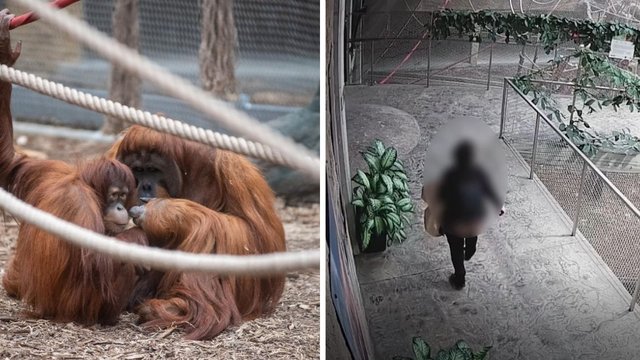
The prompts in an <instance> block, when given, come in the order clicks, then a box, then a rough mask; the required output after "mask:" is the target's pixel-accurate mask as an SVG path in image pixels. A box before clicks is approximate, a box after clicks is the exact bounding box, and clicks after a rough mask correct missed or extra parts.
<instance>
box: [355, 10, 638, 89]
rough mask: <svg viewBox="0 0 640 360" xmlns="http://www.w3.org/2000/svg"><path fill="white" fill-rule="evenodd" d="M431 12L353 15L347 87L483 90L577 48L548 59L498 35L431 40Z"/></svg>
mask: <svg viewBox="0 0 640 360" xmlns="http://www.w3.org/2000/svg"><path fill="white" fill-rule="evenodd" d="M434 12H435V11H386V12H366V13H360V12H353V13H351V14H350V17H351V22H352V23H353V24H354V25H353V26H354V29H353V30H352V31H351V32H349V33H348V39H347V45H346V49H345V54H346V55H345V56H346V59H345V60H346V64H347V70H346V71H347V74H346V80H347V85H365V84H366V85H375V84H378V83H381V82H382V83H395V84H417V85H426V86H429V85H430V82H431V80H443V81H455V82H466V83H474V84H478V85H485V86H486V87H487V89H488V88H489V86H492V85H493V86H501V85H502V84H501V81H500V80H499V79H502V78H504V77H511V76H514V75H519V74H521V73H526V72H528V71H530V70H535V69H537V68H538V67H540V65H541V64H545V63H546V62H547V61H549V60H552V59H557V58H558V57H559V56H563V55H567V54H569V53H572V52H574V51H575V50H577V48H578V47H577V45H576V44H574V43H573V42H572V41H568V42H565V43H562V44H560V45H559V46H558V47H556V48H555V49H554V51H553V52H551V53H550V54H546V53H545V52H544V50H543V47H542V46H541V45H540V44H539V41H538V37H537V36H532V37H531V40H530V41H528V42H527V43H526V44H518V43H516V41H515V40H513V39H512V41H511V42H509V43H506V42H505V38H504V36H502V35H499V34H498V36H497V41H496V42H493V41H492V40H491V39H490V38H489V37H488V36H487V35H488V34H487V33H484V32H483V33H481V34H480V35H481V41H480V42H471V41H470V40H469V36H468V35H467V34H463V35H462V36H461V37H457V36H456V35H453V34H452V36H450V37H448V38H447V39H444V40H442V39H432V38H431V34H430V32H429V28H430V26H431V24H432V22H433V14H434ZM559 15H561V14H559ZM566 15H567V16H573V17H575V16H576V14H575V13H567V14H566ZM637 60H638V58H636V59H635V61H636V63H637ZM637 71H638V69H637V67H636V72H637Z"/></svg>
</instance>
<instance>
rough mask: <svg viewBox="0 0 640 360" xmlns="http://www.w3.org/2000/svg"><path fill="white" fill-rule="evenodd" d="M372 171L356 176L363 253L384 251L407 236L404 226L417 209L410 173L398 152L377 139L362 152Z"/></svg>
mask: <svg viewBox="0 0 640 360" xmlns="http://www.w3.org/2000/svg"><path fill="white" fill-rule="evenodd" d="M361 154H362V156H363V158H364V160H365V161H366V163H367V165H368V167H369V170H368V172H363V171H362V170H358V172H357V174H356V175H355V176H354V177H353V181H354V182H355V183H356V184H357V186H356V187H354V189H353V199H352V202H351V203H352V204H353V206H354V207H355V210H356V221H357V224H356V231H357V236H358V238H359V239H360V249H361V251H362V252H380V251H384V250H385V249H386V247H387V245H391V243H392V242H402V241H404V240H405V239H406V238H407V235H406V233H405V231H404V228H405V226H406V225H407V224H409V216H408V214H410V213H412V212H413V202H412V201H411V197H410V196H409V186H408V184H407V180H408V179H407V174H406V173H405V171H404V166H403V164H402V161H401V160H399V159H398V152H397V151H396V149H394V148H393V147H388V148H387V147H385V146H384V144H383V143H382V141H380V140H377V139H376V140H375V141H374V143H373V145H371V146H370V147H369V148H367V150H366V151H365V152H363V153H361Z"/></svg>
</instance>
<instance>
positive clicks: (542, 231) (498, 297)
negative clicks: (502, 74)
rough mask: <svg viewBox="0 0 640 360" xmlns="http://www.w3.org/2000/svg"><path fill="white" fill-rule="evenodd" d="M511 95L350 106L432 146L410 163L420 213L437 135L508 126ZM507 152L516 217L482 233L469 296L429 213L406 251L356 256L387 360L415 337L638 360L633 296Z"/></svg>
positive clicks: (403, 94)
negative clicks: (504, 108) (463, 122)
mask: <svg viewBox="0 0 640 360" xmlns="http://www.w3.org/2000/svg"><path fill="white" fill-rule="evenodd" d="M500 92H501V91H500V89H495V90H492V91H490V92H486V93H485V92H484V90H483V89H481V88H479V87H469V86H466V87H452V86H447V87H432V88H430V89H425V88H424V87H419V86H380V87H374V88H366V87H363V88H349V89H348V91H347V98H346V100H347V107H348V104H349V103H351V102H352V101H353V102H355V103H359V104H362V103H370V104H380V105H388V106H394V107H397V108H398V109H401V110H403V111H405V112H407V113H409V114H411V115H413V116H414V117H415V118H416V120H417V123H418V124H419V126H420V129H421V141H420V142H419V143H418V144H417V145H416V146H415V148H414V149H413V150H412V151H411V152H409V153H408V154H407V155H405V156H406V158H405V159H403V160H405V162H406V163H407V167H408V173H409V177H410V179H411V191H412V194H414V196H413V197H414V200H415V201H416V203H417V204H419V205H420V206H419V209H420V210H421V209H422V206H423V204H422V203H421V201H420V200H419V193H420V192H419V189H420V178H421V169H422V165H423V164H422V159H423V158H424V155H425V152H426V148H427V146H428V142H429V140H430V138H431V136H432V135H433V132H434V130H436V129H437V127H438V126H439V124H441V123H442V122H444V121H447V119H450V118H453V117H460V116H465V117H472V118H477V120H478V121H487V122H488V123H489V125H490V126H492V128H494V130H497V121H499V109H500ZM388 130H389V131H392V129H388ZM363 133H364V131H362V132H354V131H351V132H350V134H349V136H350V137H352V136H353V137H356V136H359V135H361V134H363ZM505 152H506V154H507V161H508V168H509V174H510V175H509V181H508V185H509V187H508V194H507V204H506V207H507V214H506V215H505V216H504V217H503V218H501V219H500V220H499V221H498V223H496V224H495V225H494V226H493V227H492V228H491V229H490V231H489V232H488V233H487V234H484V235H482V236H481V237H480V240H479V243H478V252H477V253H476V255H475V256H474V258H473V259H472V260H471V261H469V262H468V263H467V287H466V288H465V289H464V290H462V291H455V290H453V289H452V288H451V287H450V286H449V284H448V282H447V277H448V275H449V274H450V273H451V271H452V266H451V263H450V259H449V253H448V246H447V244H446V241H445V240H444V239H443V238H438V239H435V238H432V237H429V236H428V235H426V234H425V233H424V231H423V230H422V220H421V212H420V211H419V212H417V214H416V216H415V219H414V224H413V228H412V229H411V231H410V236H409V239H408V240H407V241H406V242H405V243H404V244H402V245H396V246H394V247H392V248H390V249H387V251H386V252H385V253H383V254H379V255H360V256H358V257H357V259H356V261H357V265H358V276H359V279H360V283H361V291H362V296H363V299H364V302H365V310H366V313H367V318H368V322H369V326H370V332H371V334H372V337H373V342H374V344H375V346H376V355H377V358H378V359H390V358H391V357H392V356H395V355H404V356H409V355H411V338H412V337H413V336H421V337H423V338H424V339H425V340H426V341H427V342H428V343H429V344H430V345H432V347H434V348H436V349H438V348H440V347H443V346H451V345H453V343H455V341H456V340H458V339H465V340H467V341H468V342H469V343H470V344H471V345H472V346H473V347H474V348H479V347H481V346H482V345H493V346H494V348H493V349H492V350H491V352H490V354H491V356H490V358H491V359H633V358H636V357H637V355H636V354H637V349H636V347H637V344H638V343H640V317H639V316H638V314H637V313H630V312H628V311H627V307H628V301H629V299H630V296H629V295H628V293H626V291H625V290H624V288H623V287H622V284H621V283H620V282H619V281H618V280H617V279H616V278H615V277H614V276H613V274H612V273H611V272H610V271H609V269H608V268H607V267H606V266H605V265H604V264H603V263H602V261H601V260H600V259H599V257H598V256H597V255H596V254H595V253H594V252H593V250H592V248H591V246H590V245H589V244H588V243H587V242H586V240H584V239H582V238H577V237H571V236H570V235H569V234H570V231H571V229H570V226H569V225H570V224H569V223H568V222H567V219H566V215H565V214H564V212H562V210H561V209H560V208H559V206H558V205H557V203H556V202H555V200H553V198H552V197H550V195H549V194H548V193H547V192H546V189H544V187H543V186H541V185H540V184H539V183H537V182H534V181H531V180H528V178H527V172H526V169H525V168H524V167H523V166H522V164H521V162H520V161H519V159H518V157H517V156H516V155H515V154H513V153H512V152H511V151H510V150H509V149H507V148H506V147H505ZM352 165H353V164H352Z"/></svg>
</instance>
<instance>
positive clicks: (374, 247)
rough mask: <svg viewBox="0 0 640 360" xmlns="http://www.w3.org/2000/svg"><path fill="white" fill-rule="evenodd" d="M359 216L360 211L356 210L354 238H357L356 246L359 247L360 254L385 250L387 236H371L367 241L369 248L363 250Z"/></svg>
mask: <svg viewBox="0 0 640 360" xmlns="http://www.w3.org/2000/svg"><path fill="white" fill-rule="evenodd" d="M360 214H362V210H360V209H356V221H357V225H356V236H357V237H358V245H359V246H360V252H361V253H363V254H370V253H378V252H383V251H385V250H386V249H387V235H386V234H381V235H377V234H372V235H371V239H370V240H369V246H368V247H367V248H366V249H365V248H364V245H363V244H362V230H361V229H360Z"/></svg>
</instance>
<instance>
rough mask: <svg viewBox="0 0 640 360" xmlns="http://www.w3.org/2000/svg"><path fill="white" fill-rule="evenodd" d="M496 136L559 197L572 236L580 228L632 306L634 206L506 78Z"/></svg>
mask: <svg viewBox="0 0 640 360" xmlns="http://www.w3.org/2000/svg"><path fill="white" fill-rule="evenodd" d="M534 116H535V122H534V121H533V117H534ZM527 119H531V121H528V120H527ZM499 137H500V138H501V139H503V140H504V141H505V143H506V144H507V145H508V146H510V147H511V148H512V149H514V150H516V151H517V152H518V153H519V154H520V155H521V156H522V158H523V159H524V161H525V162H527V164H528V165H529V167H530V173H529V178H531V179H533V178H534V175H535V176H536V177H537V178H538V180H539V181H540V182H542V184H544V185H545V187H546V188H547V190H548V191H549V192H550V193H551V195H552V196H553V197H554V198H555V199H556V200H557V201H558V203H559V204H560V206H561V207H562V209H563V210H564V211H565V212H566V214H567V215H568V216H569V219H570V220H571V222H572V223H573V224H572V230H571V235H572V236H575V235H576V234H577V232H578V231H579V232H580V233H581V234H582V235H583V236H584V238H585V239H586V240H587V241H589V243H590V244H591V245H592V247H593V248H594V250H595V251H596V252H597V253H598V255H599V256H600V257H601V258H602V260H603V261H604V262H605V263H606V264H607V266H608V267H609V268H610V269H611V270H612V271H613V273H614V274H615V275H616V276H617V277H618V279H620V281H621V282H622V284H623V286H624V287H625V289H626V290H627V291H628V292H629V293H632V294H633V296H632V300H631V303H630V305H629V311H632V310H633V308H634V306H635V303H636V302H637V300H638V296H639V295H640V277H639V274H640V242H638V241H637V238H638V233H639V232H640V211H639V210H638V208H636V206H635V205H634V204H633V203H632V202H631V201H630V200H629V199H628V198H627V196H625V195H624V194H623V193H622V192H621V191H620V189H618V187H616V185H615V184H614V183H613V182H612V181H611V180H610V179H609V178H608V177H607V176H606V175H605V174H604V173H603V172H602V171H601V170H600V169H599V168H598V167H597V166H596V165H595V164H594V163H593V162H592V161H591V160H590V159H589V158H588V157H587V156H586V155H585V154H584V153H583V152H582V151H580V149H579V148H578V147H577V146H576V145H575V144H574V143H573V142H572V141H570V140H569V138H568V137H567V136H566V135H565V134H564V133H562V131H560V130H559V128H558V127H557V126H556V124H555V122H553V121H551V120H550V119H549V118H548V117H547V115H545V113H544V112H542V111H541V110H540V109H539V108H538V107H537V106H536V105H535V104H534V103H533V102H532V101H531V100H530V99H529V98H528V97H527V96H526V95H524V94H523V93H522V91H520V89H518V88H517V87H516V86H515V85H514V84H513V82H512V81H511V79H505V80H504V90H503V97H502V113H501V119H500V133H499ZM603 185H604V186H603Z"/></svg>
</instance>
